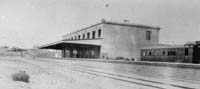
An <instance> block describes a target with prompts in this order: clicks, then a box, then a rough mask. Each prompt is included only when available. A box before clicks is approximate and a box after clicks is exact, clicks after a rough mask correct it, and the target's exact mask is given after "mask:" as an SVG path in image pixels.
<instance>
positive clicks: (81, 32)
mask: <svg viewBox="0 0 200 89" xmlns="http://www.w3.org/2000/svg"><path fill="white" fill-rule="evenodd" d="M99 29H102V24H99V25H95V26H91V27H88V28H87V29H84V30H80V31H78V32H74V33H72V34H69V35H66V36H64V37H63V39H64V40H67V39H71V37H73V40H74V37H75V36H76V38H78V35H80V36H81V37H80V38H81V39H80V40H83V34H85V39H87V33H88V32H89V33H90V38H89V39H92V32H93V31H95V38H101V37H98V34H97V33H98V30H99ZM76 40H79V39H76Z"/></svg>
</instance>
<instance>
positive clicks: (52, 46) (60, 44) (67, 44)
mask: <svg viewBox="0 0 200 89" xmlns="http://www.w3.org/2000/svg"><path fill="white" fill-rule="evenodd" d="M72 46H73V47H76V46H83V47H84V46H85V47H86V46H100V44H97V43H86V42H80V41H57V42H54V43H50V44H46V45H42V46H39V47H38V48H39V49H57V50H61V49H64V48H67V47H72Z"/></svg>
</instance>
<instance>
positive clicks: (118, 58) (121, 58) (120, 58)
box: [115, 57, 124, 60]
mask: <svg viewBox="0 0 200 89" xmlns="http://www.w3.org/2000/svg"><path fill="white" fill-rule="evenodd" d="M115 60H124V57H117V58H116V59H115Z"/></svg>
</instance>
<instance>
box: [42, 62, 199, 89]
mask: <svg viewBox="0 0 200 89" xmlns="http://www.w3.org/2000/svg"><path fill="white" fill-rule="evenodd" d="M38 61H44V62H46V63H53V65H57V66H62V67H61V68H64V69H66V68H67V69H69V70H72V71H77V72H81V73H86V74H89V75H95V76H98V77H102V78H108V79H113V80H117V81H121V82H126V83H130V84H137V85H140V86H146V87H150V88H154V89H195V88H191V87H185V86H180V85H174V84H168V83H162V82H157V81H152V80H146V79H140V78H135V77H129V76H124V75H120V74H115V73H108V72H103V71H97V70H96V69H92V68H88V67H84V66H77V65H76V66H75V65H67V64H63V63H61V62H57V61H56V62H55V61H49V60H38ZM59 68H60V67H59ZM63 71H64V70H63Z"/></svg>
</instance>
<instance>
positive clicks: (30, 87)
mask: <svg viewBox="0 0 200 89" xmlns="http://www.w3.org/2000/svg"><path fill="white" fill-rule="evenodd" d="M36 60H37V59H35V60H34V59H31V58H11V57H10V58H8V57H6V58H0V87H1V89H153V88H151V87H147V86H141V85H137V84H130V83H126V82H122V81H117V80H113V79H109V78H105V77H100V76H95V75H90V74H86V73H82V72H78V71H73V70H69V69H67V68H65V67H64V66H61V65H59V64H54V63H52V62H51V63H46V62H43V61H39V60H37V61H36ZM61 64H62V63H61ZM63 64H64V63H63ZM18 71H26V72H27V74H29V76H30V82H29V83H24V82H19V81H13V80H12V78H11V75H12V74H13V73H16V72H18Z"/></svg>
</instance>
